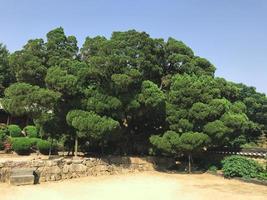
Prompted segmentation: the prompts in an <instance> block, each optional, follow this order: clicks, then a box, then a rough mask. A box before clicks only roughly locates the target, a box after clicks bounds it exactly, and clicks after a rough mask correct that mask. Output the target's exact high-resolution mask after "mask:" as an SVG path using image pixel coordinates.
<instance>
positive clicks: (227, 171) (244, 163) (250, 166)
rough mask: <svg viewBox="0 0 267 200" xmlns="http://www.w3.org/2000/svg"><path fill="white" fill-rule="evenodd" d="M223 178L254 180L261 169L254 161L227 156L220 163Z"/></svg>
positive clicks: (241, 157)
mask: <svg viewBox="0 0 267 200" xmlns="http://www.w3.org/2000/svg"><path fill="white" fill-rule="evenodd" d="M222 165H223V168H222V170H223V174H224V176H225V177H228V178H230V177H243V178H255V177H257V175H258V174H259V173H260V172H262V171H263V168H262V167H261V166H260V164H259V163H257V162H256V161H255V160H251V159H248V158H245V157H243V156H229V157H226V158H225V159H224V160H223V161H222Z"/></svg>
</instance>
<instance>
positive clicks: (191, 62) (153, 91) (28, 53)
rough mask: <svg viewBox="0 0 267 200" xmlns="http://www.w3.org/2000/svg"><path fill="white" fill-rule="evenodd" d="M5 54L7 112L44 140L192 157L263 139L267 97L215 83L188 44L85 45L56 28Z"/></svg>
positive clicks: (143, 39) (131, 39) (130, 35)
mask: <svg viewBox="0 0 267 200" xmlns="http://www.w3.org/2000/svg"><path fill="white" fill-rule="evenodd" d="M46 36H47V38H46V41H44V40H43V39H30V40H29V41H28V42H27V43H26V44H25V45H24V47H23V48H22V49H21V50H19V51H16V52H14V53H9V52H8V50H7V49H6V47H5V46H4V45H3V44H0V96H1V97H2V101H1V103H2V105H3V108H4V110H5V111H6V112H8V113H9V114H10V115H12V116H27V118H28V119H30V121H31V120H32V121H33V122H34V124H35V125H36V126H37V127H38V128H39V130H40V131H41V133H42V135H43V137H50V138H54V139H59V138H63V137H64V138H65V142H66V145H67V144H68V145H70V146H74V145H75V148H76V150H77V148H78V147H79V148H80V149H81V150H83V151H87V150H88V148H89V149H91V150H92V151H95V152H107V153H118V154H147V153H148V152H150V153H152V154H153V153H157V152H165V153H166V154H175V155H177V154H180V153H183V154H184V155H188V156H189V160H190V159H191V156H192V153H194V152H195V151H197V150H201V149H203V148H209V147H224V146H227V147H240V146H242V145H245V144H250V143H255V142H256V141H257V139H258V137H259V136H261V135H263V134H266V132H267V98H266V95H265V94H261V93H258V92H257V91H256V89H255V88H254V87H248V86H246V85H244V84H237V83H233V82H229V81H226V80H225V79H223V78H219V77H215V76H214V73H215V67H214V66H213V65H212V64H211V63H210V62H209V61H208V60H207V59H205V58H201V57H199V56H196V55H195V54H194V52H193V51H192V49H191V48H189V47H188V46H186V45H185V44H184V43H183V42H182V41H179V40H176V39H174V38H169V39H168V40H167V41H164V40H163V39H154V38H151V37H150V36H149V35H148V34H147V33H145V32H137V31H135V30H129V31H125V32H113V33H112V36H111V37H110V38H109V39H108V38H105V37H103V36H96V37H93V38H92V37H87V38H86V40H85V42H84V44H83V45H82V48H80V49H79V47H78V46H77V40H76V38H75V36H66V35H65V33H64V30H63V28H61V27H60V28H56V29H54V30H51V31H50V32H48V33H47V35H46Z"/></svg>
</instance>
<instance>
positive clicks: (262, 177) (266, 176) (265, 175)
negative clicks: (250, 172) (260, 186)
mask: <svg viewBox="0 0 267 200" xmlns="http://www.w3.org/2000/svg"><path fill="white" fill-rule="evenodd" d="M257 179H259V180H263V181H267V171H265V172H261V173H259V174H258V175H257Z"/></svg>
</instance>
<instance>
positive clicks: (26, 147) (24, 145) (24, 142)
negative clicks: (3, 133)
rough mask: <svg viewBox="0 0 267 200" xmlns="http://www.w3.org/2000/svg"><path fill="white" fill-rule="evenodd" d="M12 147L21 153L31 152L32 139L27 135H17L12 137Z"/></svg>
mask: <svg viewBox="0 0 267 200" xmlns="http://www.w3.org/2000/svg"><path fill="white" fill-rule="evenodd" d="M11 144H12V149H13V150H14V151H15V152H16V153H17V154H20V155H23V154H29V153H30V152H31V147H32V145H33V144H32V141H31V139H30V138H27V137H15V138H12V139H11Z"/></svg>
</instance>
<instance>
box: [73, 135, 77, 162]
mask: <svg viewBox="0 0 267 200" xmlns="http://www.w3.org/2000/svg"><path fill="white" fill-rule="evenodd" d="M74 149H75V150H74V156H75V157H77V156H78V136H77V135H76V136H75V145H74Z"/></svg>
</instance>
